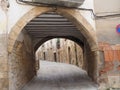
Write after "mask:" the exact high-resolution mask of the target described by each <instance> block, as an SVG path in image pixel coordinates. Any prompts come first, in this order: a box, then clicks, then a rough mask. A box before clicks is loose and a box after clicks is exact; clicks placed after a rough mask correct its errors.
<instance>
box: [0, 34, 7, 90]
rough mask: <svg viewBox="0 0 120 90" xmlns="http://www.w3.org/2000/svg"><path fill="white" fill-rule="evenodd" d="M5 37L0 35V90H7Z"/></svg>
mask: <svg viewBox="0 0 120 90" xmlns="http://www.w3.org/2000/svg"><path fill="white" fill-rule="evenodd" d="M6 45H7V43H6V35H5V34H4V35H3V34H0V90H8V87H9V82H8V80H9V79H8V59H7V47H6Z"/></svg>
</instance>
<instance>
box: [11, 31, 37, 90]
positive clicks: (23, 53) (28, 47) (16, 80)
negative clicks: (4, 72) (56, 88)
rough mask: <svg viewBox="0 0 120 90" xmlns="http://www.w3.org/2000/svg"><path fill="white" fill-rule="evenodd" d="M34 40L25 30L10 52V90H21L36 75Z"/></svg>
mask: <svg viewBox="0 0 120 90" xmlns="http://www.w3.org/2000/svg"><path fill="white" fill-rule="evenodd" d="M32 50H33V49H32V41H31V38H30V37H29V35H28V34H27V32H25V30H23V31H22V32H21V33H20V35H19V36H18V38H17V40H16V42H15V45H14V48H13V51H12V53H9V87H10V89H9V90H19V89H20V88H21V87H23V86H24V85H25V84H27V83H28V82H29V81H30V80H31V79H32V78H33V77H34V75H35V60H34V56H33V52H32Z"/></svg>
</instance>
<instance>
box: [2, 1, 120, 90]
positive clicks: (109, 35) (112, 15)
mask: <svg viewBox="0 0 120 90" xmlns="http://www.w3.org/2000/svg"><path fill="white" fill-rule="evenodd" d="M119 3H120V0H85V1H84V3H83V4H82V5H81V6H80V9H73V8H71V9H70V8H63V7H46V6H44V7H42V6H41V7H40V6H39V7H38V6H32V5H28V4H25V3H20V2H18V0H0V50H1V52H0V90H19V89H20V88H21V87H23V86H24V85H25V84H26V83H28V82H29V81H30V80H31V79H32V78H33V77H34V76H35V75H36V68H35V66H36V60H35V52H36V50H37V49H38V47H39V46H40V45H41V43H43V42H45V41H47V40H49V39H51V37H52V38H53V37H55V38H57V37H61V38H62V37H66V38H68V39H69V38H71V37H70V36H72V40H73V41H75V42H76V43H79V44H80V45H81V48H82V50H83V52H84V53H83V59H84V60H83V61H86V62H85V65H86V66H87V67H86V71H87V72H88V75H89V76H90V77H91V78H92V79H93V80H94V81H96V82H98V83H102V86H105V87H100V88H117V89H118V88H120V58H119V56H120V53H119V52H120V48H119V47H120V39H119V38H120V34H119V33H117V32H116V27H117V26H119V24H120V12H119V11H120V5H119ZM47 12H56V13H57V14H59V15H61V16H64V17H65V18H67V19H68V20H69V21H70V22H72V24H73V25H74V26H75V27H76V28H77V31H76V30H75V32H74V30H72V31H71V32H68V31H67V32H65V31H66V30H63V31H62V30H61V29H59V32H58V31H54V32H55V33H54V34H53V32H52V31H49V32H48V33H47V34H46V33H45V32H44V33H41V32H40V31H39V32H37V30H34V31H36V32H33V31H31V32H32V34H31V32H30V30H31V29H32V28H31V27H30V26H33V22H32V21H31V20H33V21H35V20H36V18H38V17H40V16H41V17H42V15H41V14H44V13H47ZM44 17H45V16H44ZM44 17H43V18H44ZM51 17H52V16H51ZM51 17H50V18H51ZM62 19H63V18H62ZM54 20H55V19H54ZM51 21H52V20H51ZM44 22H45V21H44ZM44 22H43V23H42V24H41V23H39V24H40V25H43V26H45V23H44ZM68 23H69V22H68ZM34 24H35V23H34ZM60 25H61V24H60ZM66 25H67V24H65V23H64V24H63V25H62V26H66ZM69 25H70V26H71V24H69ZM34 26H37V24H35V25H34ZM27 28H30V30H27ZM47 28H49V29H50V27H48V24H47ZM52 28H53V27H52ZM52 28H51V29H52ZM62 28H63V27H62ZM73 28H74V27H73ZM39 29H40V27H39ZM44 29H45V28H44ZM64 29H65V28H64ZM37 35H38V36H39V37H40V36H41V37H40V38H37V37H36V36H37ZM44 36H45V37H44ZM73 37H75V38H73ZM76 38H77V39H76ZM63 41H64V40H63ZM66 42H68V41H66ZM70 45H72V46H70V47H74V44H70ZM67 49H68V50H67V51H71V50H73V51H74V49H72V48H71V49H69V47H68V48H67ZM61 50H62V49H61ZM57 53H58V51H56V54H55V52H53V53H52V54H54V56H57ZM45 54H46V53H45ZM79 57H80V56H79ZM45 58H47V57H46V56H44V59H45ZM52 58H55V57H52ZM52 58H50V59H51V60H52ZM72 58H74V56H72ZM41 59H42V58H41ZM65 59H66V58H65V57H64V56H63V55H61V57H59V59H57V60H65ZM67 60H68V59H67ZM72 60H73V61H71V62H72V63H76V62H75V59H72ZM18 81H19V82H18ZM102 90H103V89H102Z"/></svg>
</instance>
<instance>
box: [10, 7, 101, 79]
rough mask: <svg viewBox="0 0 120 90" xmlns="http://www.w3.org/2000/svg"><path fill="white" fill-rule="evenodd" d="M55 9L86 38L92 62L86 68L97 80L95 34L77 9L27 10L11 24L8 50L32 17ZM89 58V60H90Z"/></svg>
mask: <svg viewBox="0 0 120 90" xmlns="http://www.w3.org/2000/svg"><path fill="white" fill-rule="evenodd" d="M49 11H55V12H56V13H58V14H60V15H62V16H64V17H66V18H67V19H69V20H70V21H71V22H72V23H73V24H75V26H76V27H77V29H78V30H79V31H80V32H81V34H82V35H83V36H84V37H85V38H86V40H87V43H88V46H89V47H90V53H89V54H88V57H91V60H92V62H93V64H91V63H90V64H89V65H88V67H91V69H90V70H88V74H89V76H91V77H92V78H93V79H94V80H97V74H98V73H97V61H98V59H99V54H98V46H97V40H96V35H95V31H94V29H93V27H92V26H91V25H90V24H89V23H88V22H87V20H86V19H85V18H84V17H83V16H82V15H81V14H80V13H79V11H77V10H74V9H65V8H48V7H35V8H33V9H31V10H30V11H29V12H27V13H26V14H25V15H24V16H23V17H22V18H20V19H19V20H18V22H17V23H16V24H15V25H14V26H13V28H12V30H11V31H10V34H9V38H8V39H9V40H8V52H9V53H11V52H12V50H13V47H14V44H15V41H16V39H17V37H18V35H19V34H20V32H21V31H22V29H23V28H24V26H26V25H27V23H28V22H29V21H30V20H32V19H33V18H35V17H37V16H38V15H40V14H43V13H45V12H49ZM91 60H90V61H91Z"/></svg>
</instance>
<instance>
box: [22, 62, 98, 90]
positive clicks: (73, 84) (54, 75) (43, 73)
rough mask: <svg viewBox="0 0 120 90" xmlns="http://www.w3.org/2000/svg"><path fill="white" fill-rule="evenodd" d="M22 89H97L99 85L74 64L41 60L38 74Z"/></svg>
mask: <svg viewBox="0 0 120 90" xmlns="http://www.w3.org/2000/svg"><path fill="white" fill-rule="evenodd" d="M22 90H97V85H96V84H95V83H94V82H92V81H91V80H90V78H89V77H88V76H87V73H86V72H85V71H84V70H82V69H80V68H78V67H76V66H74V65H69V64H64V63H56V62H48V61H40V70H39V71H38V76H37V77H35V78H34V79H33V80H32V81H31V82H29V83H28V84H27V85H26V86H24V87H23V89H22Z"/></svg>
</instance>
